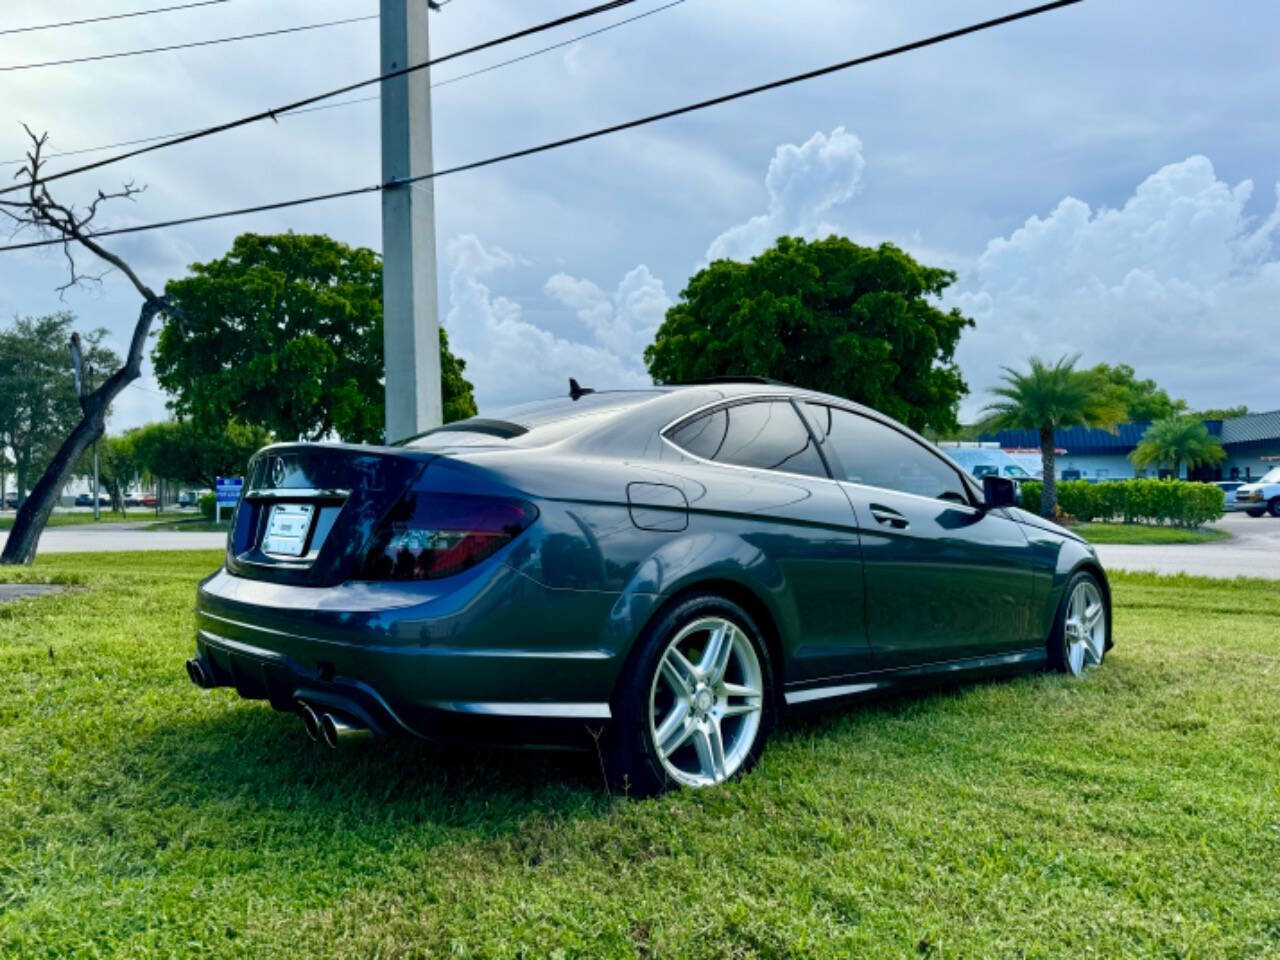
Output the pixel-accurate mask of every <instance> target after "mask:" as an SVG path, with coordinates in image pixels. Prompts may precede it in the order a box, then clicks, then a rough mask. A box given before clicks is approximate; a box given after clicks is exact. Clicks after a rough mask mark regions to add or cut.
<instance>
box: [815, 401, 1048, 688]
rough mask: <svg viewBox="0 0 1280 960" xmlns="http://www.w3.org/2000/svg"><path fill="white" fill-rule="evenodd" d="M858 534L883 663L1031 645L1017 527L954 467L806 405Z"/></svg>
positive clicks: (908, 442)
mask: <svg viewBox="0 0 1280 960" xmlns="http://www.w3.org/2000/svg"><path fill="white" fill-rule="evenodd" d="M804 409H805V411H806V413H807V415H808V416H809V418H810V420H811V422H812V424H813V428H814V431H815V434H816V436H817V437H818V438H819V443H820V445H821V449H822V450H823V452H824V453H825V454H826V457H827V461H828V462H829V463H830V464H831V468H832V470H833V471H834V472H835V473H836V476H837V477H838V478H839V480H840V481H841V483H840V485H841V488H842V490H843V491H844V493H845V494H846V495H847V496H848V498H849V502H850V504H851V505H852V507H853V511H854V514H855V515H856V518H857V524H858V529H859V532H860V534H861V542H862V556H863V571H864V579H865V596H866V611H867V637H868V640H869V642H870V644H871V651H872V656H873V659H874V662H875V664H876V667H877V668H886V669H892V668H897V667H906V666H914V665H919V664H924V663H933V662H939V661H949V660H958V659H963V658H967V657H975V656H982V655H987V654H1001V653H1008V652H1010V651H1014V650H1019V649H1024V648H1026V647H1029V646H1033V645H1035V644H1036V643H1038V642H1039V641H1038V640H1036V639H1035V638H1034V630H1035V627H1034V623H1035V619H1034V617H1033V616H1032V604H1033V598H1034V583H1033V579H1034V574H1033V568H1032V558H1031V547H1030V545H1029V543H1028V541H1027V538H1026V537H1025V536H1024V535H1023V532H1022V529H1021V527H1020V526H1019V525H1018V524H1017V523H1015V522H1014V521H1012V520H1010V519H1009V518H1008V517H1006V516H1004V515H1003V512H1002V511H988V510H984V509H982V508H981V507H980V506H978V505H977V504H975V502H974V497H973V496H972V494H971V493H970V490H969V488H968V487H967V486H966V484H965V483H964V481H963V480H962V479H961V477H960V475H959V473H958V471H957V470H956V469H955V468H954V467H953V466H952V465H951V464H950V463H948V462H947V461H946V460H945V459H944V458H943V457H941V456H939V455H938V454H937V453H936V452H935V451H933V450H931V449H930V448H929V447H928V446H927V445H925V444H924V443H922V442H920V441H919V440H917V439H915V438H913V437H911V436H909V435H908V434H907V433H905V432H903V431H901V430H898V429H896V428H895V427H893V426H891V425H890V424H888V423H885V422H882V421H879V420H876V419H874V418H872V417H869V416H865V415H863V414H860V413H855V412H853V411H850V410H844V409H841V408H839V407H832V406H829V405H827V404H818V403H807V404H805V406H804Z"/></svg>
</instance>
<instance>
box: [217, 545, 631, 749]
mask: <svg viewBox="0 0 1280 960" xmlns="http://www.w3.org/2000/svg"><path fill="white" fill-rule="evenodd" d="M617 602H618V597H617V596H616V595H612V594H608V593H603V592H600V591H579V590H553V589H551V588H548V587H544V586H542V585H541V584H538V583H536V582H535V581H533V580H531V579H530V578H528V577H527V576H524V575H522V574H520V573H518V572H516V571H515V570H513V569H512V568H510V567H508V566H506V565H505V564H503V563H500V562H489V563H485V564H482V565H480V567H477V568H476V570H475V571H469V572H468V573H467V574H465V575H463V576H460V577H455V578H450V581H449V583H448V589H447V590H446V589H441V587H440V586H439V583H432V582H428V583H413V584H368V583H349V584H343V585H340V586H338V587H332V588H314V587H298V586H284V585H280V584H271V583H265V582H262V581H254V580H248V579H245V578H240V577H235V576H233V575H231V574H229V573H227V572H226V571H225V570H222V571H219V572H218V573H216V574H214V575H213V576H211V577H209V578H207V579H206V580H205V581H203V582H202V583H201V584H200V588H199V592H198V596H197V603H196V624H197V635H196V648H197V654H198V656H199V657H200V658H201V660H202V662H203V663H205V664H206V665H207V670H208V674H209V678H210V682H211V685H213V686H227V687H233V688H235V690H236V691H237V692H238V693H239V694H240V695H241V696H243V697H246V698H248V699H260V700H267V701H268V702H269V703H270V704H271V705H272V706H273V707H275V708H276V709H278V710H289V711H293V710H296V709H297V705H298V702H299V701H304V702H306V703H308V704H310V705H312V706H313V707H315V708H317V709H319V708H321V707H324V708H328V709H330V710H331V711H332V712H334V713H336V714H338V715H341V716H344V717H347V718H349V719H350V720H353V721H355V722H356V723H358V724H360V725H362V726H367V727H369V728H370V729H371V730H373V731H374V732H375V733H379V734H387V735H390V734H398V733H408V734H413V735H416V736H420V737H425V738H429V739H435V740H474V739H477V738H479V739H485V740H501V741H509V740H515V741H518V742H529V743H542V742H560V741H561V740H562V739H563V737H564V735H565V734H567V733H574V734H576V735H580V734H582V733H584V732H585V731H586V729H587V728H588V727H591V728H592V729H597V728H599V726H601V724H602V723H604V722H607V721H608V720H609V718H610V710H609V700H610V697H611V695H612V691H613V686H614V681H615V679H616V677H617V672H618V669H619V666H620V663H621V658H622V656H623V655H624V654H625V650H624V649H622V643H621V641H620V639H615V638H611V637H610V636H609V635H608V632H607V629H608V628H607V624H609V623H610V621H611V616H610V614H611V610H612V607H613V606H614V604H616V603H617ZM602 629H603V630H604V631H605V632H604V633H603V634H602Z"/></svg>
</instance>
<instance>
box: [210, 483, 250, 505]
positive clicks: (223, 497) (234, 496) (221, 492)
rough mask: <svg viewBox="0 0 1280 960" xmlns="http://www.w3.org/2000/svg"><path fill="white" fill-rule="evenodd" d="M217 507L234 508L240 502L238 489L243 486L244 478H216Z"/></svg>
mask: <svg viewBox="0 0 1280 960" xmlns="http://www.w3.org/2000/svg"><path fill="white" fill-rule="evenodd" d="M216 479H217V481H218V506H220V507H234V506H235V505H236V503H238V502H239V500H240V488H241V487H243V486H244V477H217V478H216Z"/></svg>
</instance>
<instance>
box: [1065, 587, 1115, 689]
mask: <svg viewBox="0 0 1280 960" xmlns="http://www.w3.org/2000/svg"><path fill="white" fill-rule="evenodd" d="M1063 633H1064V635H1065V639H1066V643H1067V651H1066V653H1067V669H1068V670H1069V671H1071V673H1072V674H1073V675H1075V676H1077V677H1078V676H1080V674H1082V673H1084V670H1085V667H1096V666H1098V664H1100V663H1102V655H1103V654H1104V653H1106V651H1107V613H1106V608H1105V607H1104V606H1103V603H1102V593H1101V591H1099V590H1098V585H1097V584H1096V583H1094V582H1093V581H1092V580H1081V581H1080V582H1079V583H1077V584H1076V587H1075V589H1074V590H1072V591H1071V596H1070V598H1068V600H1067V612H1066V620H1065V622H1064V623H1063Z"/></svg>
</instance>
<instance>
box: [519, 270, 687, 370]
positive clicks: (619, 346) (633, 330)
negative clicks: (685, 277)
mask: <svg viewBox="0 0 1280 960" xmlns="http://www.w3.org/2000/svg"><path fill="white" fill-rule="evenodd" d="M543 291H544V292H545V293H546V294H547V296H549V297H551V298H552V299H554V300H557V301H559V302H560V303H561V304H563V305H564V306H566V307H569V308H570V309H571V310H573V311H575V312H576V313H577V315H578V319H580V320H581V321H582V323H583V325H584V326H586V328H587V329H588V330H590V331H591V333H592V335H593V336H594V337H595V340H596V342H597V343H598V344H599V345H600V346H602V347H604V348H605V349H607V350H610V351H612V352H613V353H614V354H616V355H617V356H618V357H619V358H620V359H621V360H622V362H623V363H626V364H628V365H629V366H632V367H635V368H637V369H639V365H640V363H641V359H642V356H643V353H644V348H645V347H646V346H648V344H649V343H650V342H651V341H652V340H653V335H654V333H655V332H656V331H657V329H658V326H659V324H661V323H662V319H663V317H665V316H666V313H667V309H668V308H669V307H670V306H671V298H670V297H668V296H667V291H666V288H665V287H664V286H663V283H662V281H661V280H660V279H658V278H657V277H655V276H654V275H653V274H652V273H651V272H650V271H649V268H648V267H647V266H645V265H644V264H640V265H639V266H638V267H636V268H635V269H633V270H631V271H630V272H629V273H628V274H627V275H626V276H625V277H623V278H622V282H621V283H619V284H618V288H617V290H615V291H614V292H613V293H612V294H607V293H605V292H604V291H603V290H602V289H600V287H598V286H597V285H596V284H594V283H592V282H591V281H590V280H580V279H576V278H574V277H571V276H569V275H568V274H567V273H557V274H555V275H554V276H552V277H550V278H549V279H548V280H547V282H546V285H545V286H544V287H543Z"/></svg>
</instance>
